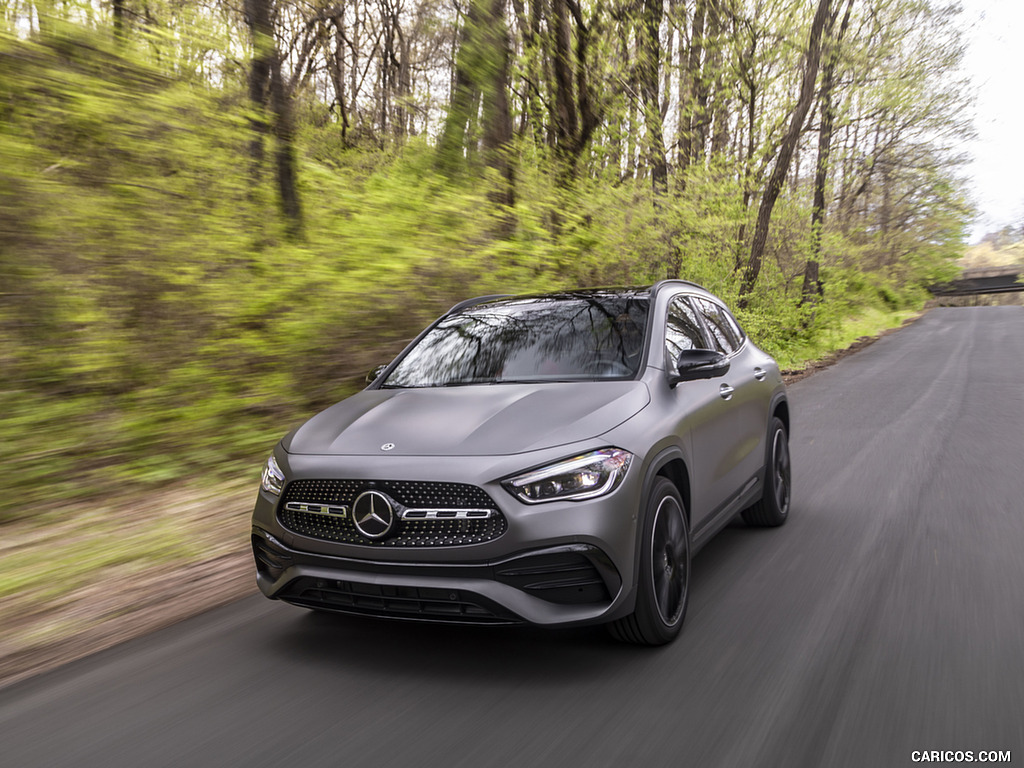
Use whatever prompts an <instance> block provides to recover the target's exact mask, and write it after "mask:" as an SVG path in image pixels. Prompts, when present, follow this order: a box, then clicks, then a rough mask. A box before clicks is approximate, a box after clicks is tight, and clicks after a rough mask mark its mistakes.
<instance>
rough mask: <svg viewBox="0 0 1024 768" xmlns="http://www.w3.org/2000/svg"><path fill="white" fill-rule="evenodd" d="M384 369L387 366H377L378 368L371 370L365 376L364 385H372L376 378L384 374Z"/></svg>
mask: <svg viewBox="0 0 1024 768" xmlns="http://www.w3.org/2000/svg"><path fill="white" fill-rule="evenodd" d="M385 368H387V365H378V366H376V367H374V368H371V369H370V372H369V373H368V374H366V383H367V384H373V382H375V381H376V380H377V378H378V377H379V376H380V375H381V374H382V373H384V369H385Z"/></svg>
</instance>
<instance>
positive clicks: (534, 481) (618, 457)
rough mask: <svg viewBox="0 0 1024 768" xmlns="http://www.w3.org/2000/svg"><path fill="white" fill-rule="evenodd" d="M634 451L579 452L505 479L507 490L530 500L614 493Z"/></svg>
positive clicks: (525, 500) (537, 501)
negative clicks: (563, 459)
mask: <svg viewBox="0 0 1024 768" xmlns="http://www.w3.org/2000/svg"><path fill="white" fill-rule="evenodd" d="M632 459H633V454H631V453H630V452H629V451H623V450H621V449H619V448H602V449H601V450H600V451H594V452H593V453H587V454H584V455H583V456H575V457H574V458H571V459H566V460H565V461H560V462H558V463H557V464H552V465H550V466H548V467H544V468H543V469H537V470H534V471H533V472H528V473H526V474H524V475H519V476H517V477H510V478H509V479H508V480H505V481H503V482H502V485H503V486H505V490H506V491H508V492H509V493H511V494H512V495H513V496H515V497H516V498H518V499H519V500H520V501H524V502H526V503H527V504H539V503H541V502H543V501H565V500H569V501H582V500H583V499H592V498H594V497H595V496H603V495H604V494H606V493H611V492H612V491H614V490H615V489H616V488H618V487H619V484H620V483H621V482H622V478H623V477H625V476H626V470H627V469H629V462H630V461H632Z"/></svg>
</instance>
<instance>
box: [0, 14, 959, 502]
mask: <svg viewBox="0 0 1024 768" xmlns="http://www.w3.org/2000/svg"><path fill="white" fill-rule="evenodd" d="M958 25H959V21H958V14H957V9H956V8H955V7H948V6H946V5H945V4H943V3H941V2H928V0H814V1H812V0H528V1H527V0H510V1H509V0H349V2H345V3H342V4H335V3H332V2H330V0H237V2H234V1H233V0H0V465H2V467H3V480H2V481H0V522H2V521H4V520H12V519H15V518H16V517H18V516H24V515H26V514H29V513H30V512H31V511H32V509H33V507H34V506H35V505H37V504H39V503H42V502H47V501H55V500H67V499H71V498H77V497H82V496H83V495H89V494H95V495H98V494H106V493H109V492H112V491H119V490H131V489H133V488H137V487H139V486H143V485H153V484H161V483H167V482H173V481H191V480H193V479H196V478H216V477H218V476H220V475H222V474H224V473H236V474H237V473H238V471H239V468H240V467H245V468H246V469H245V471H247V472H252V474H253V477H254V478H255V476H256V473H257V471H258V466H259V463H260V462H261V460H262V458H263V456H264V455H265V454H266V452H268V451H269V449H270V447H271V445H272V444H273V441H274V440H275V439H276V438H277V437H278V436H280V435H281V434H282V433H283V432H284V431H286V430H287V429H288V428H290V426H291V425H293V424H294V423H297V422H298V421H300V420H301V419H303V418H305V417H306V416H308V415H309V414H310V413H311V412H313V411H314V410H316V409H319V408H321V407H323V406H325V405H327V404H329V403H330V402H333V401H335V400H337V399H339V398H340V397H342V396H344V395H346V394H350V393H351V392H353V391H355V390H356V389H358V388H360V387H361V386H363V376H364V375H365V373H366V371H368V370H369V369H370V368H371V367H372V366H373V365H375V364H377V363H380V362H386V361H387V360H388V359H390V357H391V356H393V355H394V354H395V353H397V352H398V351H399V350H400V349H401V347H402V346H403V344H404V343H405V342H406V341H407V340H408V339H410V338H411V337H412V336H413V335H414V333H415V332H416V331H417V330H418V329H420V328H421V327H422V326H423V325H424V324H425V323H427V322H428V321H429V320H430V319H432V318H433V317H434V316H436V315H437V314H438V313H440V312H441V311H443V310H445V309H446V308H447V307H449V306H450V305H452V304H453V303H455V302H456V301H458V300H461V299H463V298H466V297H469V296H472V295H477V294H482V293H494V292H528V291H535V290H543V289H551V288H557V287H564V286H583V285H602V284H631V283H644V282H648V281H652V280H655V279H660V278H663V277H676V276H679V277H684V278H687V279H691V280H695V281H697V282H700V283H702V284H704V285H705V286H707V287H708V288H710V289H711V290H713V291H715V292H717V293H719V294H720V295H721V296H722V297H723V298H725V299H726V300H727V301H729V302H730V303H732V304H733V305H734V306H737V307H739V308H740V310H739V314H740V318H741V320H742V321H743V323H744V324H745V327H746V328H747V330H748V332H749V333H750V335H751V336H752V337H753V338H755V340H756V341H757V342H758V343H759V344H761V345H762V346H764V347H765V348H766V349H768V350H769V351H771V352H772V353H774V354H776V355H778V356H779V357H780V361H781V362H783V364H784V365H794V364H797V363H799V362H800V359H799V358H800V357H801V356H802V355H805V354H806V355H809V354H813V352H814V350H816V349H819V348H820V349H821V351H824V346H826V345H827V342H828V339H829V338H830V336H829V334H830V333H832V332H833V331H834V330H835V329H836V328H837V327H838V326H839V325H841V324H842V323H843V322H845V321H846V320H847V319H848V318H850V317H854V316H857V315H858V313H860V312H863V311H866V310H876V311H893V310H898V309H906V308H913V307H916V306H919V305H920V303H921V302H922V300H923V298H924V291H923V286H925V285H928V284H930V283H933V282H936V281H939V280H942V279H947V278H948V277H950V276H951V270H954V269H955V268H954V267H953V266H952V264H953V261H954V260H955V259H957V258H958V257H960V256H961V255H962V252H963V250H964V246H963V240H964V235H965V226H966V224H967V223H968V222H969V220H970V216H971V211H970V209H969V206H968V205H967V203H966V202H965V199H964V196H963V193H962V183H961V181H960V179H959V178H958V175H957V174H958V169H959V168H960V166H961V163H962V162H963V158H961V157H960V155H959V150H958V147H959V146H960V145H961V143H962V141H963V139H964V138H965V137H966V136H967V135H969V132H970V123H969V119H968V116H969V111H970V91H969V89H968V87H967V84H965V83H964V82H963V80H962V76H961V74H960V72H959V69H958V66H959V61H960V57H961V53H962V47H961V43H960V41H959V26H958ZM254 482H255V479H254ZM15 500H16V501H17V503H15Z"/></svg>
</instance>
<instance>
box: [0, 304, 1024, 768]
mask: <svg viewBox="0 0 1024 768" xmlns="http://www.w3.org/2000/svg"><path fill="white" fill-rule="evenodd" d="M790 393H791V400H792V402H793V411H794V430H793V437H792V449H793V462H794V467H795V469H794V472H795V477H794V487H795V504H794V508H793V512H792V516H791V519H790V521H789V523H788V524H787V525H786V526H785V527H783V528H780V529H777V530H767V531H765V530H755V529H747V528H745V527H743V526H742V525H740V524H737V525H735V526H733V527H730V528H728V529H726V530H725V531H724V532H723V533H722V534H721V535H720V536H719V537H718V538H717V539H716V540H715V541H714V542H712V543H711V544H710V545H709V546H708V547H707V548H706V549H705V550H704V551H703V552H702V553H701V554H700V555H698V557H697V558H696V559H695V560H694V564H693V582H692V588H693V592H692V598H691V603H690V612H689V615H688V618H687V625H686V627H685V628H684V630H683V634H682V635H681V636H680V638H679V639H678V641H677V642H676V643H674V644H673V645H671V646H669V647H666V648H662V649H657V650H649V649H640V648H634V647H629V646H623V645H618V644H616V643H614V642H613V641H611V640H610V639H608V638H606V636H605V634H604V633H603V631H601V630H600V629H595V630H572V631H560V632H546V631H540V630H530V629H511V630H510V629H482V628H480V629H478V628H469V629H465V628H455V627H431V626H416V625H412V626H410V625H404V624H393V623H387V622H373V621H369V620H354V619H346V618H342V617H321V616H316V615H313V614H309V613H306V612H304V611H302V610H300V609H296V608H292V607H290V606H287V605H284V604H282V603H274V602H270V601H267V600H265V599H263V598H262V597H252V598H249V599H246V600H243V601H241V602H238V603H235V604H233V605H230V606H228V607H226V608H223V609H220V610H217V611H214V612H211V613H208V614H205V615H202V616H199V617H197V618H195V619H193V620H190V621H187V622H185V623H182V624H180V625H178V626H175V627H173V628H171V629H168V630H166V631H162V632H158V633H156V634H153V635H150V636H148V637H145V638H142V639H139V640H137V641H133V642H129V643H126V644H124V645H122V646H119V647H117V648H114V649H111V650H110V651H107V652H104V653H101V654H98V655H96V656H93V657H91V658H88V659H85V660H82V661H80V662H77V663H74V664H70V665H68V666H66V667H64V668H62V669H59V670H56V671H54V672H52V673H49V674H46V675H44V676H42V677H39V678H36V679H34V680H30V681H27V682H25V683H22V684H19V685H17V686H14V687H11V688H9V689H7V690H4V691H2V692H0V765H4V766H12V768H14V767H17V768H22V767H28V766H46V767H47V768H50V767H51V766H76V767H88V766H105V767H107V768H110V767H116V766H131V767H133V768H134V767H136V766H145V767H147V768H148V767H149V766H184V767H187V768H191V767H193V766H246V767H254V766H287V765H294V766H302V767H303V768H307V767H311V766H357V767H361V766H444V767H445V768H456V767H460V768H463V767H464V768H481V767H483V766H570V767H573V766H673V767H675V766H683V765H693V766H726V767H728V768H732V767H733V766H736V767H745V766H780V767H782V766H786V767H789V766H858V767H859V766H868V767H872V766H903V765H913V764H915V763H914V761H913V757H914V755H913V753H914V752H915V751H919V750H925V751H932V750H954V751H955V750H961V751H972V752H973V753H974V754H975V756H976V759H979V756H980V753H981V752H982V751H986V752H987V751H990V750H991V751H999V752H1006V751H1009V752H1010V753H1011V754H1012V759H1013V761H1014V762H1015V763H1021V762H1024V309H1022V308H1020V307H992V308H957V309H938V310H933V311H932V312H930V313H929V314H927V315H926V316H925V317H924V318H923V319H921V320H920V321H918V322H917V323H915V324H913V325H911V326H909V327H907V328H905V329H903V330H901V331H900V332H898V333H895V334H892V335H890V336H887V337H885V338H883V339H881V340H880V341H878V342H877V343H875V344H874V345H872V346H870V347H869V348H867V349H866V350H864V351H862V352H860V353H858V354H856V355H854V356H852V357H849V358H847V359H845V360H843V361H842V362H840V363H839V364H838V365H836V366H834V367H833V368H831V369H828V370H826V371H823V372H821V373H818V374H816V375H814V376H812V377H810V378H808V379H805V380H803V381H800V382H798V383H796V384H794V385H793V386H792V387H791V389H790ZM953 756H954V757H955V755H953Z"/></svg>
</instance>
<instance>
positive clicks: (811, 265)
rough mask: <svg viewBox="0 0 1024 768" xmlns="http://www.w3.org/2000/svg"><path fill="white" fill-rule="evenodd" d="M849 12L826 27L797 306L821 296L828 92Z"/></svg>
mask: <svg viewBox="0 0 1024 768" xmlns="http://www.w3.org/2000/svg"><path fill="white" fill-rule="evenodd" d="M852 9H853V0H847V2H846V13H845V14H844V15H843V21H842V24H840V26H839V32H838V33H837V34H836V35H835V36H833V35H832V34H831V31H832V30H831V26H832V25H831V24H829V27H830V29H829V36H828V54H827V55H826V57H825V71H824V73H823V74H822V81H821V93H820V94H819V97H818V98H819V101H820V103H821V129H820V131H819V132H818V163H817V168H816V169H815V174H814V203H813V205H812V208H811V255H810V256H809V257H808V259H807V266H806V267H805V268H804V285H803V290H802V292H801V294H802V298H801V303H810V302H813V301H814V300H815V299H816V298H817V297H818V296H820V295H821V282H820V279H819V267H820V264H821V243H822V236H823V234H824V229H825V210H826V205H825V202H826V201H825V185H826V182H827V181H828V172H829V157H830V155H831V152H832V128H833V125H834V124H835V105H834V103H833V100H832V91H833V89H834V88H835V80H836V64H837V63H838V61H839V46H840V45H841V44H842V41H843V37H844V36H845V35H846V30H847V28H848V27H849V25H850V12H851V11H852Z"/></svg>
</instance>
